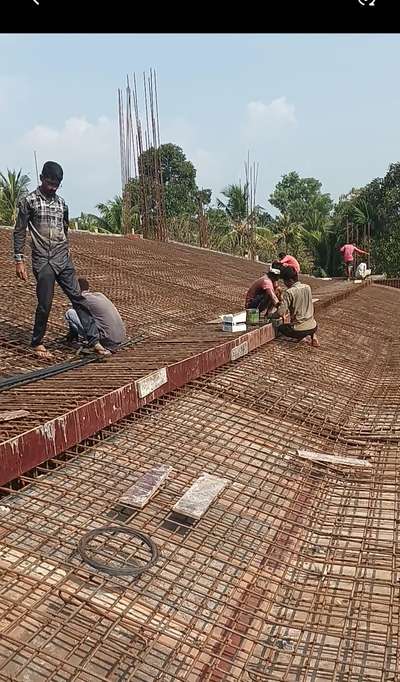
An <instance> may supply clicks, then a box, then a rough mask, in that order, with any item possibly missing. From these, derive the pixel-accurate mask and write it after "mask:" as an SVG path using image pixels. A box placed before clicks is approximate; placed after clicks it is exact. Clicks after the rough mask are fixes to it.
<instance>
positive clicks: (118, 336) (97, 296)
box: [65, 277, 126, 351]
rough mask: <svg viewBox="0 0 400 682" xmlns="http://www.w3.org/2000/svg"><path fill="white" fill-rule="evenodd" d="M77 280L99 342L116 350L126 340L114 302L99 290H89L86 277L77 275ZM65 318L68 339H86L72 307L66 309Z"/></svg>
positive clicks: (122, 324)
mask: <svg viewBox="0 0 400 682" xmlns="http://www.w3.org/2000/svg"><path fill="white" fill-rule="evenodd" d="M78 282H79V287H80V290H81V292H82V296H84V298H85V301H86V305H87V307H88V310H89V312H90V313H91V314H92V316H93V317H94V320H95V322H96V325H97V328H98V330H99V335H100V341H101V344H102V345H103V346H104V347H105V348H108V349H109V350H111V351H116V350H117V349H118V347H119V346H120V345H121V344H122V343H124V342H125V341H126V330H125V325H124V323H123V321H122V318H121V315H120V314H119V312H118V310H117V309H116V307H115V305H114V303H113V302H112V301H110V299H109V298H107V296H105V295H104V294H102V293H101V291H89V282H88V280H87V279H85V278H84V277H78ZM65 319H66V321H67V323H68V326H69V333H68V337H67V338H68V341H72V342H73V341H78V340H79V339H84V340H86V334H85V330H84V329H83V327H82V324H81V322H80V319H79V317H78V315H77V312H76V310H74V308H70V310H67V312H66V313H65Z"/></svg>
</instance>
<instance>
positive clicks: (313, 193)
mask: <svg viewBox="0 0 400 682" xmlns="http://www.w3.org/2000/svg"><path fill="white" fill-rule="evenodd" d="M321 187H322V184H321V182H320V181H319V180H316V179H315V178H301V177H300V176H299V175H298V173H296V172H295V171H292V172H291V173H288V174H287V175H284V176H283V177H282V180H280V182H278V184H277V186H276V187H275V189H274V191H273V192H272V194H271V195H270V197H269V202H270V204H271V205H272V206H274V207H275V208H277V209H278V210H279V211H280V212H281V213H282V214H285V215H288V216H290V218H291V219H292V220H293V221H294V222H295V223H298V224H301V225H306V222H307V220H308V216H309V214H310V213H311V212H313V211H318V213H319V214H320V215H323V216H328V215H329V214H330V212H331V210H332V207H333V202H332V199H331V197H330V195H329V194H323V193H322V192H321Z"/></svg>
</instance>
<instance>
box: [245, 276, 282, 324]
mask: <svg viewBox="0 0 400 682" xmlns="http://www.w3.org/2000/svg"><path fill="white" fill-rule="evenodd" d="M280 276H281V271H280V270H279V269H277V268H270V270H269V272H267V273H266V274H265V275H263V276H262V277H259V278H258V279H256V281H255V282H253V284H252V285H251V287H250V289H249V290H248V292H247V294H246V301H245V308H246V309H247V308H257V310H259V312H260V314H261V313H264V315H265V316H266V317H268V315H270V314H271V313H272V311H273V310H274V309H275V308H276V307H277V306H278V305H279V302H280V300H281V290H280V288H279V287H278V280H279V278H280Z"/></svg>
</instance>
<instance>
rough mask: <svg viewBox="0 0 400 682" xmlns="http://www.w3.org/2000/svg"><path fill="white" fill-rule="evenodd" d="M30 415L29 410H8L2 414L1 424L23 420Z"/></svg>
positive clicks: (0, 415)
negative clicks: (13, 420)
mask: <svg viewBox="0 0 400 682" xmlns="http://www.w3.org/2000/svg"><path fill="white" fill-rule="evenodd" d="M29 414H30V413H29V412H28V410H7V411H6V412H0V422H9V421H11V420H12V419H21V418H22V417H28V415H29Z"/></svg>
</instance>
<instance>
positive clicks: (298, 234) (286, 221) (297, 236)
mask: <svg viewBox="0 0 400 682" xmlns="http://www.w3.org/2000/svg"><path fill="white" fill-rule="evenodd" d="M273 230H274V232H275V235H276V238H277V242H278V243H279V244H280V248H282V249H283V250H284V251H285V252H288V251H292V252H293V253H294V254H295V253H296V250H297V246H298V244H299V242H300V241H301V238H302V236H303V234H304V228H303V225H302V223H299V222H296V221H294V220H293V218H292V217H291V216H290V214H289V213H282V214H281V215H280V216H279V217H278V218H276V220H275V222H274V225H273Z"/></svg>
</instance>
